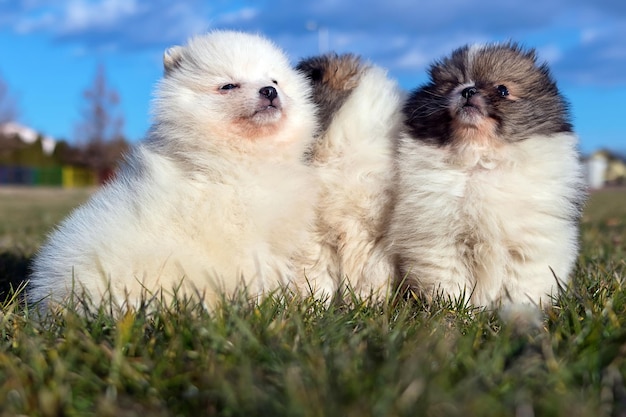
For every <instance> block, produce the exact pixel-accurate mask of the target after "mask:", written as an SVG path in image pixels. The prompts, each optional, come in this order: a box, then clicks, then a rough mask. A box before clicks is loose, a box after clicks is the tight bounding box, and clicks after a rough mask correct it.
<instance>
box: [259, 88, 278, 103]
mask: <svg viewBox="0 0 626 417" xmlns="http://www.w3.org/2000/svg"><path fill="white" fill-rule="evenodd" d="M259 94H261V95H262V96H263V97H267V99H268V100H269V101H272V100H274V99H275V98H276V97H278V92H277V91H276V89H275V88H274V87H263V88H261V89H260V90H259Z"/></svg>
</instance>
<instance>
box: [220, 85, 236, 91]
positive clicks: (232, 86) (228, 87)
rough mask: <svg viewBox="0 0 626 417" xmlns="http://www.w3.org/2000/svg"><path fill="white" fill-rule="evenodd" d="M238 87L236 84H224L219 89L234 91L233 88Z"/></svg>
mask: <svg viewBox="0 0 626 417" xmlns="http://www.w3.org/2000/svg"><path fill="white" fill-rule="evenodd" d="M238 87H239V86H238V85H237V84H226V85H223V86H221V87H220V90H234V89H235V88H238Z"/></svg>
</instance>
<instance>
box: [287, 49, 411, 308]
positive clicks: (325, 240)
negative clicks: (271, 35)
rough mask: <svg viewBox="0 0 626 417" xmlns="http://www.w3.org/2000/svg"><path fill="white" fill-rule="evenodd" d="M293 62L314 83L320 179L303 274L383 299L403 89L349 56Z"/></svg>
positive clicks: (325, 288) (315, 160)
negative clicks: (313, 241) (312, 247)
mask: <svg viewBox="0 0 626 417" xmlns="http://www.w3.org/2000/svg"><path fill="white" fill-rule="evenodd" d="M297 68H298V69H300V70H301V71H303V72H304V73H305V74H306V75H307V76H308V78H309V79H310V81H311V83H312V85H313V98H314V101H315V102H316V104H317V105H318V106H319V114H320V124H321V129H320V134H319V138H318V139H317V141H316V142H315V145H314V147H313V149H312V151H311V160H312V164H313V166H315V167H316V169H317V171H318V173H319V175H320V180H321V182H322V189H321V193H320V201H319V205H318V223H317V242H318V243H319V247H318V251H317V253H316V254H315V255H316V256H314V257H313V258H312V260H313V261H314V262H313V263H312V264H311V265H309V267H308V268H305V272H307V277H309V278H313V279H312V280H313V281H314V282H315V284H316V285H317V286H318V287H317V288H315V289H316V290H317V291H319V292H326V293H327V294H332V293H333V292H334V291H337V290H338V291H340V292H343V290H344V288H343V287H342V286H343V285H347V286H349V287H350V288H351V289H352V290H354V291H355V292H356V293H357V294H358V295H360V296H361V297H369V296H370V295H373V296H374V297H375V298H377V299H380V298H383V297H384V296H385V295H386V293H387V290H388V286H389V284H390V283H392V282H393V281H392V279H393V276H394V269H393V266H392V265H393V264H392V263H391V260H390V259H389V258H388V257H386V256H385V252H384V251H383V247H382V246H381V237H382V235H383V231H384V224H385V220H386V219H387V216H388V213H389V210H390V202H391V200H390V197H391V187H392V180H393V157H394V151H395V141H396V139H397V137H398V135H399V130H400V128H401V127H402V111H401V110H402V96H403V94H402V93H401V91H400V89H399V87H398V86H397V84H396V82H395V81H392V80H390V79H389V78H388V77H387V74H386V71H384V70H383V69H381V68H378V67H376V66H374V65H371V64H368V63H366V62H363V61H362V60H361V59H359V58H358V57H356V56H353V55H335V54H328V55H322V56H318V57H313V58H309V59H306V60H303V61H302V62H301V63H300V64H299V65H298V67H297ZM324 277H325V278H324ZM344 295H345V294H344Z"/></svg>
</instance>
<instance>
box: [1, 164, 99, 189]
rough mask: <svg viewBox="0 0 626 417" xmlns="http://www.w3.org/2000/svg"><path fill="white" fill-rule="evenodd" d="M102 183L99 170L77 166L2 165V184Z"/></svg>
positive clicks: (57, 184)
mask: <svg viewBox="0 0 626 417" xmlns="http://www.w3.org/2000/svg"><path fill="white" fill-rule="evenodd" d="M99 183H101V175H99V173H98V172H96V171H93V170H90V169H86V168H81V167H75V166H69V165H68V166H62V167H60V166H57V167H46V168H41V167H25V166H0V185H31V186H37V185H49V186H62V187H64V188H74V187H90V186H94V185H98V184H99Z"/></svg>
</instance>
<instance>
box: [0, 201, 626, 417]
mask: <svg viewBox="0 0 626 417" xmlns="http://www.w3.org/2000/svg"><path fill="white" fill-rule="evenodd" d="M74 197H76V196H74ZM70 200H71V199H68V200H67V201H68V203H67V205H65V206H63V203H62V201H61V200H59V204H58V205H56V209H55V210H57V211H56V213H55V214H52V215H50V217H46V216H47V214H46V215H44V214H42V213H44V212H43V211H41V210H40V209H39V208H31V206H32V205H33V201H35V200H31V198H30V197H27V196H22V197H21V198H20V199H18V198H16V199H15V201H12V202H11V203H10V205H9V206H10V207H13V208H12V209H11V210H14V211H13V213H14V214H15V216H14V217H12V218H10V217H8V216H6V215H2V216H0V230H1V231H2V233H0V240H2V241H3V242H4V241H8V242H14V243H13V244H14V245H15V247H17V248H19V250H15V249H14V248H9V247H4V248H3V249H2V250H4V251H6V252H11V253H16V252H18V253H21V255H23V256H24V258H25V259H28V257H29V256H31V255H32V253H33V252H34V251H35V250H36V247H37V246H38V245H39V244H40V242H41V239H42V238H43V236H44V235H45V233H46V232H47V230H48V229H49V228H50V227H51V226H52V224H53V223H54V222H55V221H56V219H57V218H58V217H59V215H60V213H61V212H62V211H64V210H65V211H67V210H68V209H69V206H71V205H73V204H75V203H76V202H77V201H79V200H80V198H78V200H72V201H70ZM20 201H21V203H20ZM5 204H7V203H6V202H5V201H4V200H3V201H1V202H0V213H2V214H5V213H6V211H5V210H6V207H7V206H5ZM20 204H22V206H20ZM29 213H30V214H29ZM31 215H32V217H33V218H32V219H31ZM16 219H17V220H16ZM32 225H34V226H32ZM31 226H32V229H29V227H31ZM581 229H582V233H581V236H582V250H581V255H580V258H579V267H578V270H577V273H576V276H575V278H574V281H573V284H572V288H571V289H570V290H569V291H567V292H566V293H565V294H563V295H562V296H560V298H559V299H558V300H557V304H556V308H554V309H553V310H552V311H550V312H549V313H548V314H547V315H546V317H545V320H544V327H543V328H542V329H536V330H532V331H529V332H526V333H521V332H519V331H517V329H515V328H513V327H511V326H510V325H508V324H506V323H502V322H501V321H500V319H499V318H498V317H497V315H495V314H493V313H490V312H484V311H476V310H472V309H470V308H467V307H464V306H460V305H455V304H454V303H446V302H443V301H439V302H435V303H433V304H432V305H429V306H427V305H424V304H422V303H421V302H420V301H419V300H408V301H406V300H402V301H400V302H397V303H395V304H387V305H370V304H369V303H368V302H367V301H364V302H361V303H359V302H357V303H355V305H353V306H349V307H346V306H343V307H342V306H335V305H331V306H330V307H325V306H324V305H322V304H321V303H319V302H317V301H315V300H313V299H311V298H298V297H291V296H285V297H278V299H268V300H265V301H263V302H262V303H261V304H260V305H252V304H250V303H247V302H246V301H245V300H237V301H233V302H231V303H226V304H225V306H224V307H223V308H220V309H218V310H217V311H216V312H214V313H208V312H206V311H205V310H203V309H202V308H199V307H198V306H195V305H193V304H190V303H186V302H185V301H184V300H179V302H178V303H175V304H173V305H168V306H160V307H158V308H156V309H153V310H150V311H147V310H145V309H139V310H138V311H136V312H134V313H129V314H126V315H124V316H122V317H117V318H116V317H114V316H112V315H110V314H108V313H106V312H105V309H101V310H92V311H89V312H87V313H86V314H83V315H78V314H75V313H72V312H66V313H64V314H56V315H49V316H46V317H44V318H42V319H40V320H36V319H35V317H34V314H33V312H32V311H28V310H27V309H26V308H25V307H24V306H23V305H21V304H20V303H19V302H18V301H17V300H15V299H11V296H10V293H8V292H5V295H4V297H6V298H7V299H6V300H5V301H4V302H0V306H1V307H2V308H1V313H0V416H5V415H6V416H9V415H18V414H21V415H33V416H36V415H42V416H56V415H80V416H82V415H102V416H153V415H154V416H172V415H185V416H214V415H215V416H218V415H219V416H416V415H424V416H507V415H510V416H533V415H534V416H567V417H575V416H594V417H595V416H622V415H625V413H626V384H625V382H624V378H625V377H626V363H625V361H626V288H625V286H624V277H625V276H626V262H625V261H624V259H625V258H626V256H625V253H626V242H625V237H626V192H625V191H624V190H618V191H605V192H600V193H595V194H593V196H592V198H591V200H590V202H589V204H588V206H587V210H586V213H585V216H584V219H583V222H582V225H581ZM22 239H24V241H23V242H22ZM8 273H9V274H11V273H15V271H9V272H8ZM0 274H1V272H0ZM4 278H5V281H14V279H15V277H14V276H5V277H4ZM1 279H2V275H0V280H1ZM1 298H2V297H0V299H1Z"/></svg>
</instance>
